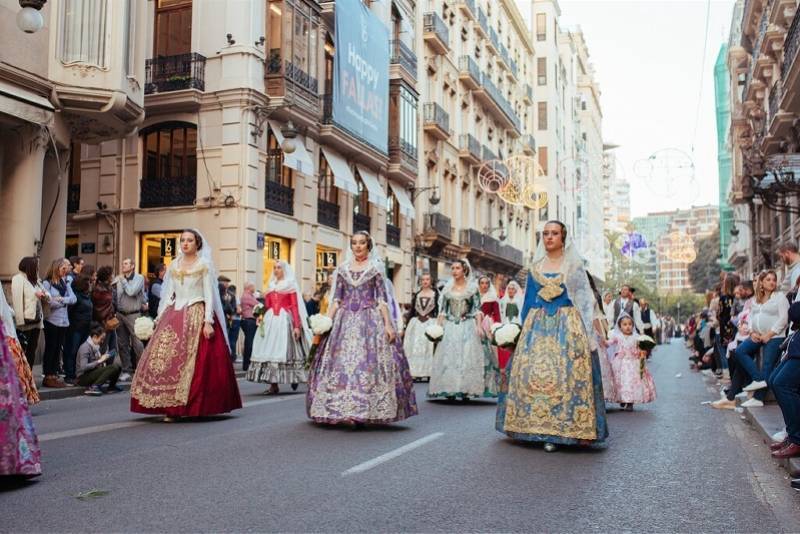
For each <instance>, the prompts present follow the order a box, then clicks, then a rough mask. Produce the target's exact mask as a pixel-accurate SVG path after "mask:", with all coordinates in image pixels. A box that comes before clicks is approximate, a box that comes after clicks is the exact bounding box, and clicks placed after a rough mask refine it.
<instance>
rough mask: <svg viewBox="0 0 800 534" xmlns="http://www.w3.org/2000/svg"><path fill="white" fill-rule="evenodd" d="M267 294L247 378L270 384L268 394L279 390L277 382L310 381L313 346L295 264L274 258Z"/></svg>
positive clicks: (293, 384) (293, 385) (298, 382)
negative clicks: (309, 358)
mask: <svg viewBox="0 0 800 534" xmlns="http://www.w3.org/2000/svg"><path fill="white" fill-rule="evenodd" d="M266 293H267V296H266V297H265V308H266V309H265V311H264V316H263V317H262V318H261V319H260V324H259V325H258V330H256V337H255V340H254V341H253V355H252V356H251V359H250V369H249V370H248V371H247V380H249V381H250V382H262V383H265V384H269V389H268V390H267V392H266V394H267V395H276V394H278V393H279V392H280V386H279V385H278V384H291V385H292V389H297V384H300V383H302V384H305V383H306V382H308V371H307V370H306V355H307V354H308V350H309V348H310V347H311V337H312V336H311V328H310V327H309V326H308V314H307V313H306V307H305V303H304V302H303V294H302V293H301V292H300V286H299V284H298V283H297V279H296V278H295V275H294V271H293V270H292V266H291V265H289V264H288V263H287V262H285V261H282V260H281V261H277V262H275V267H274V269H273V271H272V277H271V278H270V281H269V285H268V286H267V292H266Z"/></svg>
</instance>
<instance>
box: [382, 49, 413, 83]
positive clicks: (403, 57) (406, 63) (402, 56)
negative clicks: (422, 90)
mask: <svg viewBox="0 0 800 534" xmlns="http://www.w3.org/2000/svg"><path fill="white" fill-rule="evenodd" d="M389 44H390V46H391V48H392V57H391V58H390V60H389V62H390V63H391V64H393V65H400V66H401V67H403V68H404V69H405V70H406V72H408V73H409V74H410V75H411V76H412V77H413V78H414V79H415V80H416V79H417V55H416V54H415V53H414V51H413V50H411V48H409V47H408V45H407V44H405V43H404V42H403V41H401V40H399V39H393V40H392V41H390V42H389Z"/></svg>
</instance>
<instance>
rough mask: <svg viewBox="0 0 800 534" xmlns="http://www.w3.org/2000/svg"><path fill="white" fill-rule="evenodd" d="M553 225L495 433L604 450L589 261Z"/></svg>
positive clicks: (548, 445)
mask: <svg viewBox="0 0 800 534" xmlns="http://www.w3.org/2000/svg"><path fill="white" fill-rule="evenodd" d="M566 239H567V228H566V226H564V224H563V223H561V222H560V221H550V222H548V223H547V224H546V225H545V227H544V231H543V232H542V239H541V241H540V243H539V250H538V251H537V254H536V258H535V259H534V264H533V266H532V267H531V269H530V274H529V275H528V282H527V286H526V291H525V301H524V305H523V309H522V314H521V317H522V321H523V323H522V324H523V327H522V332H521V333H520V337H519V341H518V343H517V347H516V349H515V351H514V353H513V355H512V356H511V359H510V360H509V361H508V364H507V367H506V374H507V377H508V378H507V383H506V384H503V385H502V388H501V391H500V396H499V398H498V405H497V419H496V423H495V426H496V428H497V430H498V431H499V432H503V433H505V434H507V435H508V436H510V437H512V438H514V439H517V440H522V441H534V442H542V443H544V444H545V450H546V451H548V452H552V451H555V450H556V446H557V445H581V446H602V445H604V442H605V439H606V438H607V437H608V427H607V425H606V413H605V403H604V401H603V381H602V378H601V375H600V362H599V359H598V355H597V352H596V351H593V350H592V349H591V344H590V340H589V337H588V336H587V332H591V331H592V320H593V317H594V316H593V310H594V308H593V306H594V297H593V294H592V291H591V287H590V286H589V283H588V279H587V278H586V272H585V270H584V269H583V260H582V259H581V258H580V256H579V255H578V253H577V252H576V251H575V248H574V247H573V246H572V245H569V246H565V242H566Z"/></svg>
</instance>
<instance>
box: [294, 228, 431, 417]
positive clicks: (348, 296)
mask: <svg viewBox="0 0 800 534" xmlns="http://www.w3.org/2000/svg"><path fill="white" fill-rule="evenodd" d="M350 248H351V252H352V258H349V259H348V260H347V261H345V262H344V263H343V264H341V265H340V266H339V267H337V269H336V272H335V273H334V281H333V288H332V295H333V297H332V299H331V300H332V302H331V305H330V308H329V309H328V315H329V316H330V317H331V319H333V326H332V328H331V330H330V334H329V335H328V336H327V338H325V339H324V340H323V341H322V342H321V343H320V346H319V349H318V350H317V354H316V357H315V358H314V361H313V363H312V365H311V372H310V374H309V381H308V394H307V396H306V411H307V413H308V417H310V418H311V419H312V420H313V421H315V422H317V423H328V424H341V423H344V424H349V425H360V424H364V423H391V422H394V421H400V420H402V419H405V418H407V417H411V416H412V415H416V414H417V401H416V397H415V396H414V389H413V387H414V382H413V380H412V378H411V373H410V372H409V369H408V361H407V360H406V357H405V354H404V353H403V345H402V343H401V342H400V340H399V339H398V337H397V332H398V325H397V324H396V322H395V321H393V320H392V316H393V314H392V311H391V310H392V309H393V308H394V307H395V301H394V295H392V294H391V292H390V291H389V290H387V287H388V284H387V280H386V278H385V276H384V273H385V271H384V270H383V269H382V268H381V266H382V265H383V263H382V262H381V261H380V259H378V258H377V257H376V256H375V255H374V254H371V252H372V249H373V242H372V238H371V237H370V235H369V234H368V233H366V232H356V234H355V235H353V238H352V239H351V241H350ZM398 319H399V316H398Z"/></svg>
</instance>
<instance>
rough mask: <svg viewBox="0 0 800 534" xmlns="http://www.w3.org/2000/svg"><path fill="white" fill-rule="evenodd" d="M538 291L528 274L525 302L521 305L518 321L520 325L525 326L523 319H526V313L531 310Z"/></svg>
mask: <svg viewBox="0 0 800 534" xmlns="http://www.w3.org/2000/svg"><path fill="white" fill-rule="evenodd" d="M538 291H539V289H538V288H537V287H536V283H535V282H534V281H533V276H531V274H530V273H528V281H527V283H526V284H525V300H524V301H523V303H522V313H520V321H521V323H522V324H525V319H526V318H527V317H528V312H529V311H530V310H531V308H533V305H534V303H535V302H536V294H537V292H538Z"/></svg>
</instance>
